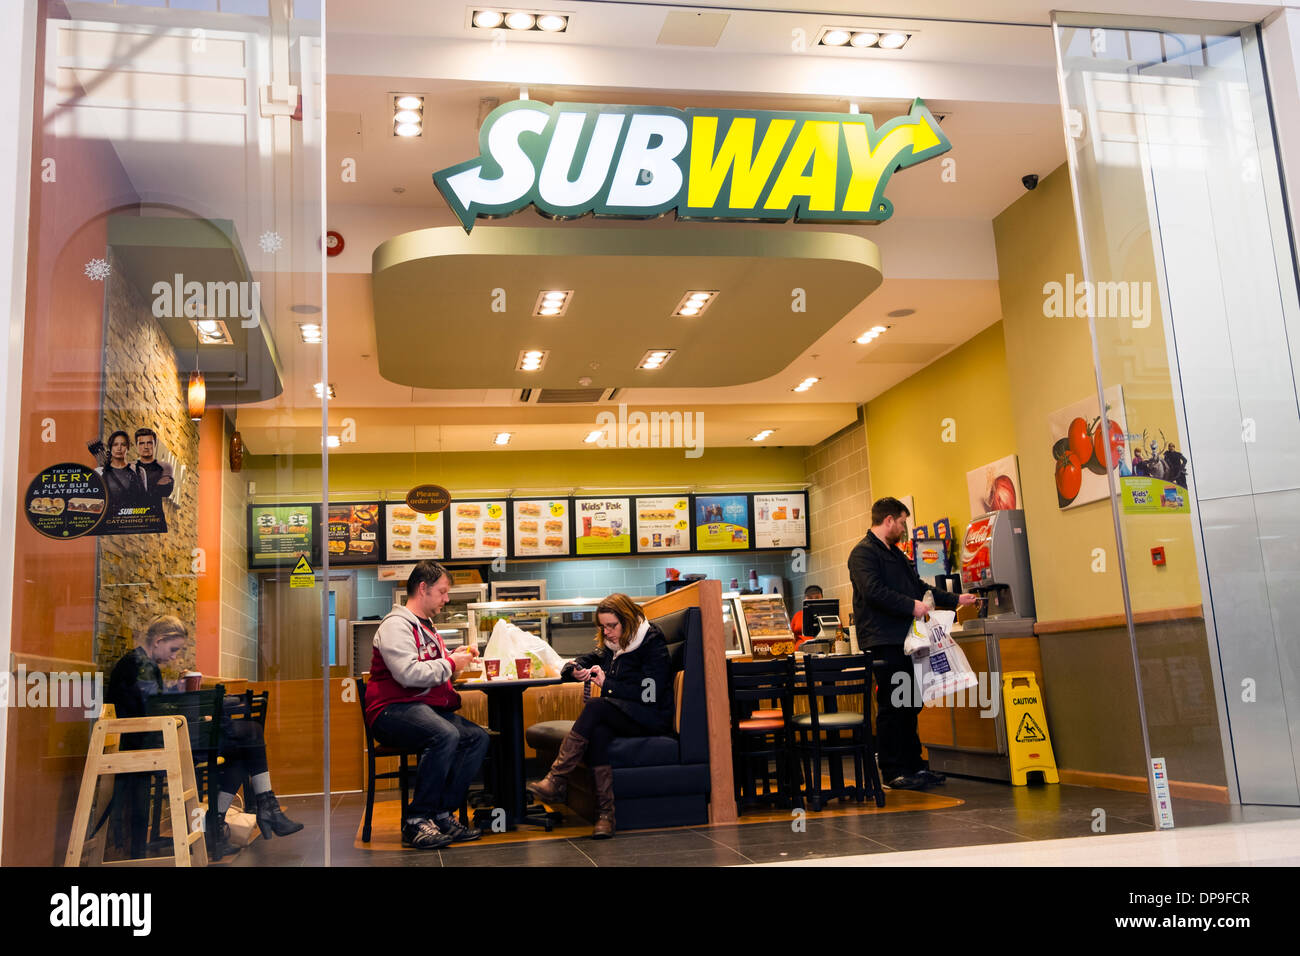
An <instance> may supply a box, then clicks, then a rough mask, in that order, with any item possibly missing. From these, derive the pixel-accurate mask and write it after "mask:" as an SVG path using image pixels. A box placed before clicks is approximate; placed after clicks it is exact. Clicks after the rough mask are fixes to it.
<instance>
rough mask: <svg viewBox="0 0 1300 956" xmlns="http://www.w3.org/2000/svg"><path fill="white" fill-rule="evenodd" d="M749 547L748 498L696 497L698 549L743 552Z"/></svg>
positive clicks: (696, 548) (696, 545)
mask: <svg viewBox="0 0 1300 956" xmlns="http://www.w3.org/2000/svg"><path fill="white" fill-rule="evenodd" d="M749 546H750V545H749V497H748V496H747V495H697V496H696V498H695V550H697V551H743V550H745V549H747V548H749Z"/></svg>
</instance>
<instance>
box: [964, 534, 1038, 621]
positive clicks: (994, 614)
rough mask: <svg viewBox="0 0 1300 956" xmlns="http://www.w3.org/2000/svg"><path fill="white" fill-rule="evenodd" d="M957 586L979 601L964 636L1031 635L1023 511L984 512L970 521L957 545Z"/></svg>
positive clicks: (1031, 609)
mask: <svg viewBox="0 0 1300 956" xmlns="http://www.w3.org/2000/svg"><path fill="white" fill-rule="evenodd" d="M961 586H962V590H964V591H970V592H971V593H972V594H975V595H977V596H978V597H982V598H984V601H983V602H982V603H981V605H980V613H979V617H978V618H976V619H974V620H970V621H967V622H966V623H965V625H964V628H963V629H964V630H966V631H968V632H972V633H974V632H978V631H981V630H982V631H984V632H985V633H995V632H996V633H1001V634H1032V633H1033V629H1034V585H1033V578H1032V577H1031V576H1030V573H1029V541H1028V539H1027V538H1026V537H1025V513H1024V512H1023V511H1019V510H1014V511H990V512H989V513H988V514H982V515H980V516H979V517H978V518H975V519H974V520H972V521H971V523H970V526H969V527H967V528H966V536H965V538H963V539H962V545H961Z"/></svg>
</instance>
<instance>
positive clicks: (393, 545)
mask: <svg viewBox="0 0 1300 956" xmlns="http://www.w3.org/2000/svg"><path fill="white" fill-rule="evenodd" d="M385 509H386V510H387V512H388V514H387V515H386V517H387V518H388V520H387V521H386V522H385V523H384V524H385V528H386V529H387V530H386V535H387V538H388V541H387V552H386V553H387V557H386V558H385V560H387V561H409V560H411V559H412V558H420V559H425V558H428V559H430V560H434V561H438V560H441V559H442V558H444V557H446V548H445V542H444V537H443V533H442V515H441V514H423V513H421V512H419V511H416V510H415V509H414V508H412V507H410V506H409V505H404V504H391V503H390V504H388V505H386V506H385Z"/></svg>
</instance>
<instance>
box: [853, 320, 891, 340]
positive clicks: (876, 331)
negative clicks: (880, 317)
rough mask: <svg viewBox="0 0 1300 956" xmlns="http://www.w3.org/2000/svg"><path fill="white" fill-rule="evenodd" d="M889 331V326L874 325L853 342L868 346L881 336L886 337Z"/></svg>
mask: <svg viewBox="0 0 1300 956" xmlns="http://www.w3.org/2000/svg"><path fill="white" fill-rule="evenodd" d="M888 331H889V326H887V325H873V326H872V327H871V328H869V329H867V331H865V332H863V333H862V334H861V335H859V336H858V337H857V338H856V339H854V340H853V341H855V342H857V343H858V344H859V345H866V344H867V343H868V342H870V341H872V340H873V339H876V338H878V337H879V336H881V335H884V334H885V333H886V332H888Z"/></svg>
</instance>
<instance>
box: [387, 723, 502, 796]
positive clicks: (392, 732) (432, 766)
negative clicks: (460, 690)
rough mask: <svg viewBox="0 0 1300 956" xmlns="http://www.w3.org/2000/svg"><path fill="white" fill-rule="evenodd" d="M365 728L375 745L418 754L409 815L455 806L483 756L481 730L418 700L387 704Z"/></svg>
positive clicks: (485, 739) (485, 745) (484, 733)
mask: <svg viewBox="0 0 1300 956" xmlns="http://www.w3.org/2000/svg"><path fill="white" fill-rule="evenodd" d="M370 729H371V732H372V733H373V734H374V735H375V739H377V740H378V741H379V742H380V743H383V744H386V745H387V746H389V747H398V748H401V749H402V750H413V751H416V752H418V753H419V754H420V761H419V764H418V765H417V768H416V772H415V796H414V798H413V799H412V800H411V806H410V808H409V809H408V810H407V814H408V815H409V816H411V817H434V816H437V815H438V814H440V813H452V812H454V811H456V810H457V809H459V808H460V805H461V804H462V803H463V802H464V801H465V794H466V793H468V792H469V785H470V783H471V782H473V780H474V775H475V774H476V773H478V768H479V767H480V766H482V764H483V757H484V755H485V754H486V753H487V748H488V733H487V731H486V730H484V729H483V728H482V727H480V726H479V725H478V724H476V723H474V722H473V721H469V720H466V719H465V718H464V717H460V716H458V715H457V714H455V713H453V712H452V711H449V710H434V709H433V708H432V707H430V706H429V705H428V704H424V703H421V702H419V701H411V702H409V703H405V704H389V705H388V706H387V707H385V708H384V710H383V713H381V714H380V715H379V716H378V717H376V718H375V722H374V723H373V724H371V727H370Z"/></svg>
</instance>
